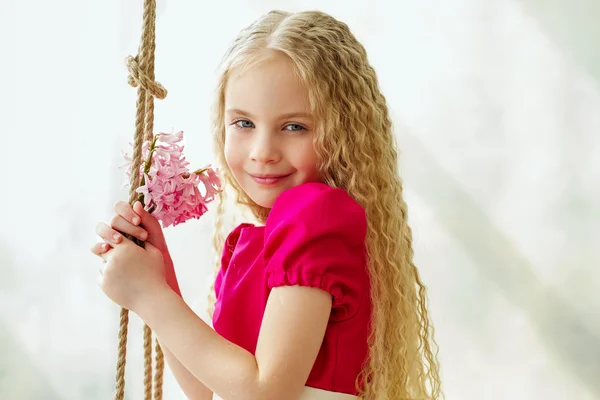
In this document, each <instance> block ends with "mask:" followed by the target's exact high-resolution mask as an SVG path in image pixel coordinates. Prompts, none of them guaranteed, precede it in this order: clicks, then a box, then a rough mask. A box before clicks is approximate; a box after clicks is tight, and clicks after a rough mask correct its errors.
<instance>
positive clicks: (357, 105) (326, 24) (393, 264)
mask: <svg viewBox="0 0 600 400" xmlns="http://www.w3.org/2000/svg"><path fill="white" fill-rule="evenodd" d="M265 49H270V50H278V51H281V52H282V53H284V54H286V55H287V56H288V57H289V58H290V59H291V60H292V61H293V64H294V65H295V67H296V72H297V73H298V75H299V77H300V78H301V79H302V81H303V82H304V83H305V85H306V87H307V88H308V92H309V101H310V105H311V108H312V112H313V113H314V116H315V120H316V121H317V125H318V126H317V129H316V134H315V139H314V146H315V150H316V152H317V154H318V156H319V159H320V165H319V166H320V172H321V177H322V179H323V181H324V182H325V183H326V184H328V185H329V186H331V187H336V188H343V189H344V190H346V191H347V192H348V194H349V195H350V196H352V197H353V198H354V199H355V200H356V201H357V202H358V203H359V204H360V205H361V206H362V207H364V209H365V212H366V216H367V224H368V230H367V238H366V246H367V253H368V260H369V261H368V264H369V271H370V275H371V298H372V303H373V314H372V321H371V327H372V329H371V334H370V337H369V355H368V360H367V361H366V362H365V365H364V367H363V371H362V373H361V376H359V377H358V378H357V381H356V384H357V388H358V390H359V392H360V394H361V396H362V397H363V398H365V399H393V400H400V399H438V398H440V397H441V396H442V391H441V382H440V376H439V363H438V360H437V349H438V348H437V344H436V342H435V340H434V338H433V327H432V325H431V323H430V320H429V315H428V311H427V298H426V297H427V296H426V288H425V286H424V285H423V283H422V281H421V279H420V277H419V272H418V270H417V268H416V267H415V265H414V263H413V249H412V233H411V228H410V227H409V225H408V223H407V206H406V203H405V201H404V200H403V197H402V181H401V179H400V177H399V172H398V152H397V149H396V143H395V139H394V135H393V131H392V122H391V120H390V116H389V114H388V107H387V105H386V100H385V98H384V96H383V95H382V94H381V92H380V90H379V86H378V82H377V76H376V74H375V71H374V70H373V68H372V67H371V66H370V64H369V62H368V59H367V53H366V51H365V49H364V47H363V46H362V45H361V44H360V43H359V42H358V41H357V39H356V38H355V37H354V35H353V34H352V33H351V31H350V29H349V28H348V26H347V25H346V24H345V23H343V22H340V21H338V20H336V19H335V18H333V17H332V16H330V15H328V14H325V13H323V12H317V11H310V12H299V13H287V12H282V11H271V12H269V13H268V14H266V15H263V16H262V17H261V18H259V19H258V20H257V21H255V22H254V23H252V24H251V25H249V26H247V27H246V28H244V29H243V30H242V31H241V32H240V34H239V35H238V36H237V38H236V39H235V40H234V41H233V43H232V45H231V47H230V49H229V50H228V51H227V53H226V54H225V56H224V58H223V61H222V64H221V70H220V77H219V81H218V85H217V88H216V99H215V104H214V109H213V119H212V123H213V129H214V145H215V152H216V155H217V157H218V162H219V164H220V167H221V172H222V175H223V179H224V181H225V182H226V184H228V185H229V187H230V188H231V189H233V190H231V191H232V192H233V193H234V196H235V198H234V202H235V203H237V204H240V205H243V206H245V208H247V209H249V210H251V212H252V214H253V215H254V217H255V218H256V220H257V221H259V222H263V223H264V222H265V221H266V218H267V216H268V213H269V210H268V209H265V208H262V207H260V206H258V205H257V204H256V203H254V202H253V201H252V199H250V198H249V197H248V196H247V195H246V193H245V192H244V191H243V190H242V188H241V187H240V186H239V185H238V184H237V182H236V181H235V179H234V178H233V176H232V174H231V171H230V170H229V168H228V167H227V163H226V162H225V155H224V144H225V124H224V105H225V87H226V85H227V81H228V78H229V77H230V76H231V74H232V73H233V72H234V71H235V72H236V73H239V72H240V71H241V70H243V69H245V68H250V67H251V66H253V65H256V63H258V62H260V61H261V57H264V55H263V54H264V53H265V51H264V50H265ZM226 203H227V201H226V198H225V197H222V198H221V199H220V204H219V206H218V208H217V218H216V233H215V236H214V241H213V244H214V247H215V251H216V254H217V268H219V256H220V254H221V252H222V250H223V242H224V234H223V227H224V218H223V216H224V213H225V210H226ZM213 306H214V287H213V290H211V297H210V299H209V314H210V315H211V317H212V309H213ZM361 382H362V383H361Z"/></svg>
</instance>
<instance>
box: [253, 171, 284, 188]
mask: <svg viewBox="0 0 600 400" xmlns="http://www.w3.org/2000/svg"><path fill="white" fill-rule="evenodd" d="M248 175H250V177H251V178H252V179H254V181H255V182H256V183H258V184H260V185H274V184H276V183H278V182H281V181H282V180H284V179H285V178H287V177H288V176H290V175H291V174H286V175H281V174H279V175H276V174H256V175H255V174H248Z"/></svg>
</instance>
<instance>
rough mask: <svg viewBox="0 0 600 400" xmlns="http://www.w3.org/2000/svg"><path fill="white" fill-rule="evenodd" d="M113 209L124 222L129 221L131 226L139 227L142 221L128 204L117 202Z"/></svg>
mask: <svg viewBox="0 0 600 400" xmlns="http://www.w3.org/2000/svg"><path fill="white" fill-rule="evenodd" d="M113 208H114V210H115V212H116V213H117V214H118V215H120V216H121V217H123V218H124V219H125V220H126V221H129V222H130V223H131V224H132V225H139V223H140V222H141V221H142V219H141V218H140V216H139V215H138V214H136V212H135V211H133V208H132V207H131V206H130V205H129V203H127V202H125V201H117V202H116V203H115V205H114V207H113Z"/></svg>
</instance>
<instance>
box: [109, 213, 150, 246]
mask: <svg viewBox="0 0 600 400" xmlns="http://www.w3.org/2000/svg"><path fill="white" fill-rule="evenodd" d="M110 226H111V228H112V229H113V230H114V231H116V232H122V233H124V234H126V235H131V236H133V237H136V238H138V239H140V240H142V241H146V239H148V232H146V230H144V228H142V227H140V226H135V225H133V224H132V223H131V222H129V221H128V220H126V219H125V218H123V217H122V216H120V215H115V216H114V217H113V218H112V220H111V221H110Z"/></svg>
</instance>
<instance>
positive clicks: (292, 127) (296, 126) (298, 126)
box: [285, 124, 305, 131]
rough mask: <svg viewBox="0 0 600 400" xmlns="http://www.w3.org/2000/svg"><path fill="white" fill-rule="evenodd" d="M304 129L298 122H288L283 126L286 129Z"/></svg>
mask: <svg viewBox="0 0 600 400" xmlns="http://www.w3.org/2000/svg"><path fill="white" fill-rule="evenodd" d="M303 129H305V128H304V127H303V126H302V125H298V124H288V125H286V126H285V130H286V131H301V130H303Z"/></svg>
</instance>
